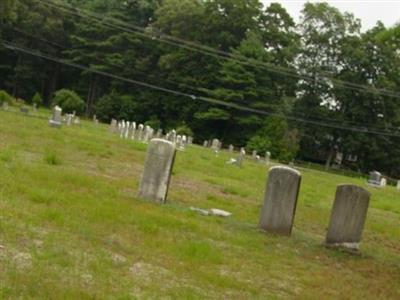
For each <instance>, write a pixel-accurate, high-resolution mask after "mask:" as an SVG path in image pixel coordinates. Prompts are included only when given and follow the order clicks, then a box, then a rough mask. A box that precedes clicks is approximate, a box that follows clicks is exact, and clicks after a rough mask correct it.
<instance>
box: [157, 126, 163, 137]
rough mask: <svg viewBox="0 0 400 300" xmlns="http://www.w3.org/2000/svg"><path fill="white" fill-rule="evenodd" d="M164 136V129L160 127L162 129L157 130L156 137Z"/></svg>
mask: <svg viewBox="0 0 400 300" xmlns="http://www.w3.org/2000/svg"><path fill="white" fill-rule="evenodd" d="M162 136H163V131H162V129H161V128H160V129H158V130H157V133H156V139H161V138H162Z"/></svg>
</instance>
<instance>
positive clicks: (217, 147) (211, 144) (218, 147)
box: [203, 139, 271, 167]
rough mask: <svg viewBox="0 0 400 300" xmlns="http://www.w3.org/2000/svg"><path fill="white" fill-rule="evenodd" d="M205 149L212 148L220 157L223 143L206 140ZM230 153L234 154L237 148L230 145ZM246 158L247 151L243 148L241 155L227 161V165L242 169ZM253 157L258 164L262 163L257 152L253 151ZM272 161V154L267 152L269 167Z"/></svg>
mask: <svg viewBox="0 0 400 300" xmlns="http://www.w3.org/2000/svg"><path fill="white" fill-rule="evenodd" d="M203 147H206V148H208V147H210V148H211V149H212V150H213V151H214V153H215V154H216V155H218V153H219V152H220V151H221V148H222V142H221V141H219V140H218V139H213V140H212V141H208V140H206V141H204V143H203ZM228 151H229V153H231V154H232V153H234V152H235V147H234V146H233V145H232V144H231V145H229V147H228ZM245 157H246V150H245V149H244V148H243V147H242V148H240V150H239V155H238V156H237V157H236V158H231V159H230V160H229V161H227V164H232V165H236V166H238V167H241V166H242V163H243V161H244V159H245ZM251 157H252V159H253V160H255V161H258V162H261V161H262V160H261V157H260V155H258V154H257V151H256V150H254V151H253V153H252V156H251ZM270 160H271V153H270V152H269V151H266V152H265V157H264V162H265V163H266V164H267V165H268V164H269V163H270Z"/></svg>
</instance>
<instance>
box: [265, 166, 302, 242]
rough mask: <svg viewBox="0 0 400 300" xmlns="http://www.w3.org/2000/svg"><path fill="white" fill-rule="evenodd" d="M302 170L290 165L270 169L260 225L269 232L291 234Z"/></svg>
mask: <svg viewBox="0 0 400 300" xmlns="http://www.w3.org/2000/svg"><path fill="white" fill-rule="evenodd" d="M300 182H301V174H300V172H298V171H296V170H293V169H291V168H288V167H273V168H271V169H270V170H269V176H268V182H267V187H266V190H265V196H264V205H263V207H262V209H261V214H260V223H259V227H260V228H261V229H263V230H265V231H267V232H271V233H276V234H280V235H290V234H291V232H292V227H293V220H294V216H295V212H296V205H297V197H298V194H299V190H300Z"/></svg>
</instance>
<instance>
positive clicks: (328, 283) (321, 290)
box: [0, 110, 400, 299]
mask: <svg viewBox="0 0 400 300" xmlns="http://www.w3.org/2000/svg"><path fill="white" fill-rule="evenodd" d="M39 113H41V115H42V116H46V114H47V115H48V114H49V112H47V111H45V110H41V111H40V112H39ZM145 151H146V146H145V145H143V144H138V143H135V142H133V141H126V140H121V139H120V138H119V137H118V136H117V135H112V134H110V133H109V131H108V127H107V126H105V125H98V126H96V125H95V124H93V123H92V122H85V121H83V122H82V125H81V126H80V127H65V126H64V127H62V128H61V129H56V128H51V127H49V126H48V124H47V120H46V119H45V118H43V119H38V118H32V117H29V116H28V117H25V116H22V115H20V114H14V113H11V112H3V111H0V245H1V247H0V299H154V298H163V299H164V298H166V299H204V298H211V299H221V298H223V299H282V298H283V299H285V298H286V299H287V298H289V299H293V298H296V299H298V298H299V299H341V298H344V299H350V298H351V299H399V298H400V285H399V282H400V192H399V191H397V190H396V189H395V188H392V187H387V188H386V189H379V190H378V189H371V188H369V187H367V186H366V184H365V182H364V181H363V180H361V179H357V178H350V177H343V176H339V175H334V174H327V173H324V172H320V171H315V170H307V169H301V172H302V174H303V180H302V186H301V191H300V196H299V203H298V207H297V212H296V217H295V225H294V230H293V234H292V236H291V237H290V238H287V237H279V236H274V235H269V234H265V233H262V232H260V231H259V230H258V229H257V222H258V217H259V211H260V208H261V204H262V199H263V193H264V188H265V183H266V177H267V167H266V166H264V165H261V164H257V163H254V162H251V161H246V162H245V163H244V166H243V168H242V169H239V168H237V167H235V166H231V165H226V164H225V162H226V161H227V160H228V158H229V156H228V154H227V153H221V154H220V155H219V157H216V156H215V155H214V154H213V153H212V151H208V150H206V149H203V148H201V147H197V146H193V147H190V148H188V149H187V151H185V152H178V154H177V158H176V162H175V166H174V172H173V173H174V175H173V178H172V181H171V186H170V192H169V198H168V203H167V204H166V205H164V206H160V205H155V204H152V203H148V202H146V201H143V200H141V199H138V198H137V188H138V184H139V180H140V175H141V172H142V170H143V162H144V159H145ZM340 183H354V184H358V185H361V186H364V187H366V188H367V189H369V190H370V191H371V193H372V200H371V205H370V209H369V211H368V217H367V222H366V228H365V230H364V234H363V243H362V247H361V251H362V254H361V255H360V256H355V255H349V254H347V253H344V252H340V251H334V250H329V249H326V248H325V247H323V245H322V243H323V240H324V236H325V233H326V228H327V225H328V222H329V215H330V209H331V206H332V202H333V197H334V194H335V189H336V186H337V185H338V184H340ZM190 206H195V207H200V208H220V209H225V210H228V211H230V212H232V213H233V215H232V216H231V217H230V218H224V219H223V218H215V217H205V216H201V215H198V214H196V213H194V212H192V211H190V210H189V207H190Z"/></svg>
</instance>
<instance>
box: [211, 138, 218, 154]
mask: <svg viewBox="0 0 400 300" xmlns="http://www.w3.org/2000/svg"><path fill="white" fill-rule="evenodd" d="M211 149H213V150H214V151H218V150H219V140H218V139H213V140H212V143H211Z"/></svg>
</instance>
